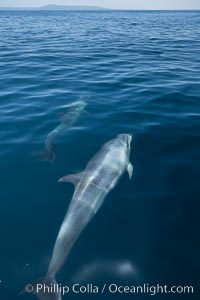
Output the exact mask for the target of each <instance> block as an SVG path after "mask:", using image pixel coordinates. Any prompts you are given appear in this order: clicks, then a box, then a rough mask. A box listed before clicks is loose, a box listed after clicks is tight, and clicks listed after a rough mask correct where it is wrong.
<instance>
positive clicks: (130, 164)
mask: <svg viewBox="0 0 200 300" xmlns="http://www.w3.org/2000/svg"><path fill="white" fill-rule="evenodd" d="M127 172H128V176H129V179H131V178H132V175H133V165H132V163H129V164H128V166H127Z"/></svg>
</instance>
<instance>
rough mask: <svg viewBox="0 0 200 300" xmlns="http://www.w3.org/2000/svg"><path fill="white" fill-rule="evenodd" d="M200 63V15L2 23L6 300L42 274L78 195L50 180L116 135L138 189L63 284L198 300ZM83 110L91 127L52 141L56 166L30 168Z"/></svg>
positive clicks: (13, 18) (107, 217) (0, 258)
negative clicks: (124, 141)
mask: <svg viewBox="0 0 200 300" xmlns="http://www.w3.org/2000/svg"><path fill="white" fill-rule="evenodd" d="M199 53H200V12H150V13H149V12H127V11H126V12H125V11H124V12H123V11H122V12H112V11H111V12H110V11H108V12H98V13H97V12H28V11H26V12H22V11H19V12H0V85H1V88H0V144H1V145H0V169H1V173H0V182H1V189H0V197H1V204H0V228H1V243H0V280H1V283H0V299H2V300H13V299H20V298H18V297H17V294H18V292H19V291H20V290H21V289H22V288H23V287H24V285H25V284H26V283H28V282H31V281H33V280H35V279H36V278H38V277H40V276H42V275H44V273H45V271H46V269H47V266H48V263H49V259H50V257H51V251H52V248H53V245H54V241H55V238H56V235H57V232H58V230H59V227H60V225H61V222H62V220H63V218H64V215H65V212H66V209H67V206H68V204H69V202H70V199H71V197H72V194H73V187H72V186H71V185H70V184H64V185H60V184H58V183H57V180H58V179H59V178H60V177H61V176H64V175H66V174H69V173H76V172H79V171H81V170H82V169H84V167H85V165H86V164H87V162H88V161H89V160H90V159H91V158H92V156H93V155H94V154H95V153H96V152H97V151H98V149H99V148H100V147H101V146H102V145H103V144H104V143H105V142H107V141H108V140H109V139H111V138H113V137H115V136H116V135H117V134H119V133H124V132H132V133H133V144H132V151H131V161H132V163H133V165H134V176H133V179H132V180H131V181H129V180H128V176H127V174H125V175H124V176H123V178H122V179H121V180H120V182H119V183H118V185H117V187H116V188H115V189H114V190H113V191H112V192H111V193H110V194H109V196H108V197H107V198H106V201H105V203H104V205H103V206H102V208H101V210H100V211H99V212H98V214H97V215H96V216H95V218H94V219H93V220H92V222H91V223H90V224H89V225H88V227H87V229H86V230H85V231H84V233H83V234H82V236H81V237H80V238H79V240H78V242H77V243H76V245H75V247H74V248H73V250H72V252H71V254H70V256H69V258H68V261H67V262H66V265H65V266H64V267H63V269H62V271H61V273H60V274H59V276H58V282H59V283H61V282H62V283H63V284H72V283H76V282H82V283H96V284H102V283H110V282H117V283H120V284H121V285H127V284H128V285H130V284H132V285H134V284H135V285H136V284H143V283H146V284H157V283H159V284H169V285H176V284H177V285H193V286H194V287H195V295H194V296H192V295H185V296H184V295H181V296H180V295H178V296H177V298H178V297H179V298H180V297H181V298H183V299H191V298H196V299H198V297H199V295H198V288H199V286H198V284H199V272H200V256H199V253H200V240H199V225H200V224H199V210H200V203H199V200H200V186H199V167H200V159H199V158H200V157H199V137H200V118H199V116H200V110H199V101H200V93H199V91H200V88H199V86H200V55H199ZM79 98H86V99H87V101H88V108H87V110H88V114H87V115H86V116H84V117H83V118H81V119H80V120H79V121H78V122H77V123H76V124H75V125H74V126H72V127H71V128H70V129H67V130H66V131H64V132H63V133H62V134H61V135H60V136H58V137H57V139H56V140H55V142H54V149H55V152H56V161H55V164H54V165H51V164H49V163H44V162H36V163H34V162H33V159H32V156H31V153H32V152H34V151H38V150H40V149H42V148H43V146H44V140H45V137H46V136H47V134H48V133H49V132H50V131H51V130H52V129H53V128H54V127H55V126H57V125H58V124H59V121H58V119H57V117H56V114H57V113H58V112H62V111H63V109H64V106H65V105H66V104H69V103H71V102H73V101H75V100H77V99H79ZM67 297H68V299H69V297H70V298H73V299H87V298H88V297H89V295H76V296H74V295H71V294H70V296H66V297H64V298H63V299H67ZM91 297H94V299H95V298H96V297H97V296H96V295H92V296H91ZM123 297H124V298H126V297H129V296H128V295H114V296H112V295H107V296H104V298H105V299H110V298H113V299H118V298H120V299H122V298H123ZM132 297H134V298H135V299H143V298H145V299H146V297H150V296H145V295H134V296H132ZM167 297H168V298H169V299H171V298H172V296H171V297H170V296H169V295H168V296H167ZM157 298H159V299H163V298H166V297H165V296H163V295H159V296H158V297H157ZM173 298H176V295H173ZM21 299H34V297H33V296H30V295H28V296H27V295H24V296H21Z"/></svg>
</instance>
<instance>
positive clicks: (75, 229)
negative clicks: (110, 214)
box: [34, 134, 133, 300]
mask: <svg viewBox="0 0 200 300" xmlns="http://www.w3.org/2000/svg"><path fill="white" fill-rule="evenodd" d="M131 140H132V135H130V134H120V135H118V136H117V137H116V138H114V139H112V140H110V141H108V142H107V143H106V144H104V145H103V147H102V148H101V149H100V151H99V152H98V153H97V154H96V155H95V156H94V157H93V158H92V159H91V160H90V161H89V163H88V164H87V166H86V168H85V170H84V171H83V172H82V173H78V174H72V175H67V176H64V177H62V178H61V179H59V182H71V183H73V184H74V185H75V190H74V194H73V197H72V200H71V202H70V205H69V208H68V211H67V213H66V216H65V218H64V221H63V223H62V225H61V227H60V230H59V233H58V236H57V239H56V242H55V245H54V249H53V254H52V258H51V261H50V264H49V267H48V271H47V274H46V276H45V278H43V279H40V280H38V281H36V282H35V283H34V293H35V294H36V295H37V297H38V299H40V300H61V297H62V296H61V293H60V292H59V291H56V292H55V291H54V292H52V293H48V294H47V293H44V292H43V290H42V289H41V290H37V289H36V285H37V284H38V283H39V284H40V285H41V286H42V284H43V285H45V286H46V285H47V286H52V285H56V284H57V282H56V279H55V276H56V274H57V273H58V272H59V271H60V269H61V267H62V266H63V264H64V262H65V261H66V258H67V257H68V255H69V253H70V250H71V248H72V247H73V245H74V243H75V242H76V240H77V239H78V237H79V236H80V234H81V233H82V231H83V229H84V228H85V227H86V225H87V224H88V223H89V222H90V220H91V219H92V218H93V217H94V216H95V214H96V212H97V211H98V209H99V208H100V206H101V205H102V203H103V201H104V199H105V197H106V196H107V194H108V193H109V192H110V191H111V190H112V189H113V188H114V187H115V186H116V184H117V182H118V180H119V179H120V177H121V176H122V174H123V173H124V172H125V171H126V170H127V171H128V174H129V178H130V179H131V177H132V173H133V166H132V164H131V162H130V151H131Z"/></svg>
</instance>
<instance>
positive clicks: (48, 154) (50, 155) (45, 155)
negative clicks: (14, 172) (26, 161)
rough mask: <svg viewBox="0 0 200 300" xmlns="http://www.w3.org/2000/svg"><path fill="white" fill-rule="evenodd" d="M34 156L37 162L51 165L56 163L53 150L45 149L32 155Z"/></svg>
mask: <svg viewBox="0 0 200 300" xmlns="http://www.w3.org/2000/svg"><path fill="white" fill-rule="evenodd" d="M32 156H34V157H35V161H47V162H50V163H52V164H53V163H54V161H55V153H54V152H53V151H51V150H47V149H44V150H43V151H40V152H34V153H32Z"/></svg>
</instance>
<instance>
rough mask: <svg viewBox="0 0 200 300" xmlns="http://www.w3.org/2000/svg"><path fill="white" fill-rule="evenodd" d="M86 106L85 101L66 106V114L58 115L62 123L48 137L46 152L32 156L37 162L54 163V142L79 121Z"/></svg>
mask: <svg viewBox="0 0 200 300" xmlns="http://www.w3.org/2000/svg"><path fill="white" fill-rule="evenodd" d="M86 106H87V103H86V102H85V101H83V100H80V101H75V102H73V103H71V104H68V105H66V106H65V108H67V110H66V112H63V113H58V114H57V115H58V117H59V119H60V122H61V123H60V125H58V126H57V127H56V128H55V129H54V130H52V131H51V132H49V134H48V135H47V138H46V140H45V146H44V150H42V151H39V152H35V153H33V154H32V155H33V156H34V157H36V160H39V161H48V162H51V163H53V162H54V160H55V152H54V151H53V141H54V140H55V138H56V137H57V136H58V135H59V133H60V132H62V131H63V130H64V129H66V128H68V127H70V126H72V125H73V124H75V123H76V122H77V121H78V119H79V118H80V116H81V114H82V113H83V112H84V111H85V107H86Z"/></svg>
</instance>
